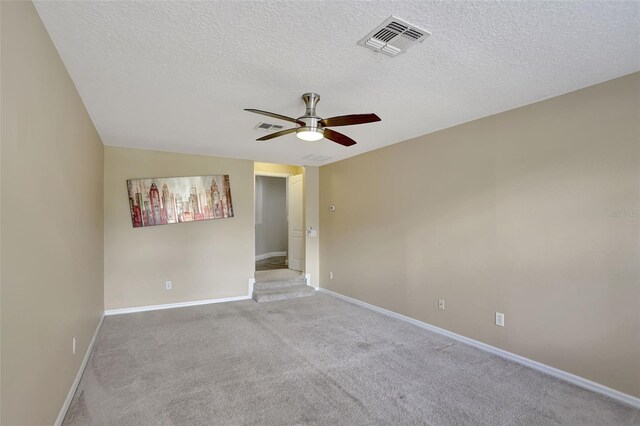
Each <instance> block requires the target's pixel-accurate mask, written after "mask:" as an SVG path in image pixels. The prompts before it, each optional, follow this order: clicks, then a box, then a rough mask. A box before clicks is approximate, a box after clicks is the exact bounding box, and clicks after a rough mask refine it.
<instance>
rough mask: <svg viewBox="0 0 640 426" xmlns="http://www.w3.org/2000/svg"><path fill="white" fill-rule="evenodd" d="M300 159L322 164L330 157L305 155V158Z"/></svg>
mask: <svg viewBox="0 0 640 426" xmlns="http://www.w3.org/2000/svg"><path fill="white" fill-rule="evenodd" d="M302 159H303V160H307V161H312V162H314V163H322V162H324V161H327V160H329V159H331V157H329V156H328V155H315V154H311V155H307V156H306V157H302Z"/></svg>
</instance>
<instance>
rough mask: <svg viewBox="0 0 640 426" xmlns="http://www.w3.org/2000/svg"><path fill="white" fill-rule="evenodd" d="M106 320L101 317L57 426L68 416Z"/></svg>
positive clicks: (61, 410) (59, 414)
mask: <svg viewBox="0 0 640 426" xmlns="http://www.w3.org/2000/svg"><path fill="white" fill-rule="evenodd" d="M103 320H104V314H102V317H100V322H99V323H98V326H97V327H96V331H95V332H94V333H93V337H92V338H91V342H89V346H88V347H87V351H86V352H85V354H84V358H83V359H82V364H80V368H79V369H78V374H76V378H75V379H74V380H73V383H72V384H71V389H69V393H68V394H67V398H66V399H65V400H64V403H63V404H62V408H61V409H60V413H58V418H57V419H56V422H55V423H54V425H55V426H60V425H61V424H62V422H63V421H64V417H65V416H66V415H67V410H68V409H69V406H70V405H71V401H72V400H73V396H74V395H75V394H76V389H78V385H79V384H80V379H81V378H82V374H83V373H84V369H85V368H86V367H87V363H88V362H89V356H90V355H91V352H92V351H93V346H94V345H95V343H96V338H97V337H98V332H99V331H100V327H102V321H103Z"/></svg>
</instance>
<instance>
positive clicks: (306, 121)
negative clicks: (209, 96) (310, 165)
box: [245, 93, 380, 146]
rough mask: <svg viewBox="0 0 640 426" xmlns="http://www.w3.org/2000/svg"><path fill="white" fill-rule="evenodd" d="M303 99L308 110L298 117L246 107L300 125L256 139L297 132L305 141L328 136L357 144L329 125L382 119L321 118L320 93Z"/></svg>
mask: <svg viewBox="0 0 640 426" xmlns="http://www.w3.org/2000/svg"><path fill="white" fill-rule="evenodd" d="M302 100H304V103H305V104H306V105H307V111H306V112H305V113H304V115H303V116H301V117H298V118H292V117H287V116H285V115H280V114H275V113H273V112H269V111H262V110H259V109H250V108H247V109H245V111H249V112H254V113H256V114H262V115H266V116H269V117H273V118H277V119H279V120H284V121H289V122H291V123H296V124H297V125H298V127H294V128H293V129H286V130H280V131H279V132H275V133H271V134H270V135H267V136H263V137H261V138H259V139H256V140H258V141H267V140H269V139H273V138H277V137H278V136H284V135H288V134H289V133H294V132H295V134H296V136H297V137H298V138H299V139H302V140H305V141H317V140H320V139H322V138H327V139H329V140H331V141H333V142H336V143H339V144H340V145H344V146H351V145H355V144H356V141H354V140H353V139H351V138H350V137H348V136H345V135H343V134H342V133H338V132H336V131H335V130H331V129H328V128H327V127H336V126H351V125H354V124H365V123H373V122H376V121H380V117H378V116H377V115H375V114H350V115H340V116H338V117H331V118H321V117H318V116H317V115H316V105H318V102H319V101H320V95H318V94H317V93H305V94H304V95H302Z"/></svg>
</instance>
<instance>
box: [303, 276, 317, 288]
mask: <svg viewBox="0 0 640 426" xmlns="http://www.w3.org/2000/svg"><path fill="white" fill-rule="evenodd" d="M304 280H305V282H306V284H307V285H308V286H309V287H313V288H315V289H316V290H320V287H318V286H317V285H315V286H314V285H312V284H311V274H304Z"/></svg>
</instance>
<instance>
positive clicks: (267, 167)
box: [254, 161, 302, 175]
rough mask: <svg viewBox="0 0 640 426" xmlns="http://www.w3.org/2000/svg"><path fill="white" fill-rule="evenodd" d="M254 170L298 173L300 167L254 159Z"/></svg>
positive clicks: (258, 171)
mask: <svg viewBox="0 0 640 426" xmlns="http://www.w3.org/2000/svg"><path fill="white" fill-rule="evenodd" d="M254 170H255V172H256V173H281V174H288V175H299V174H300V173H302V167H299V166H291V165H288V164H275V163H260V162H258V161H256V162H255V163H254Z"/></svg>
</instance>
